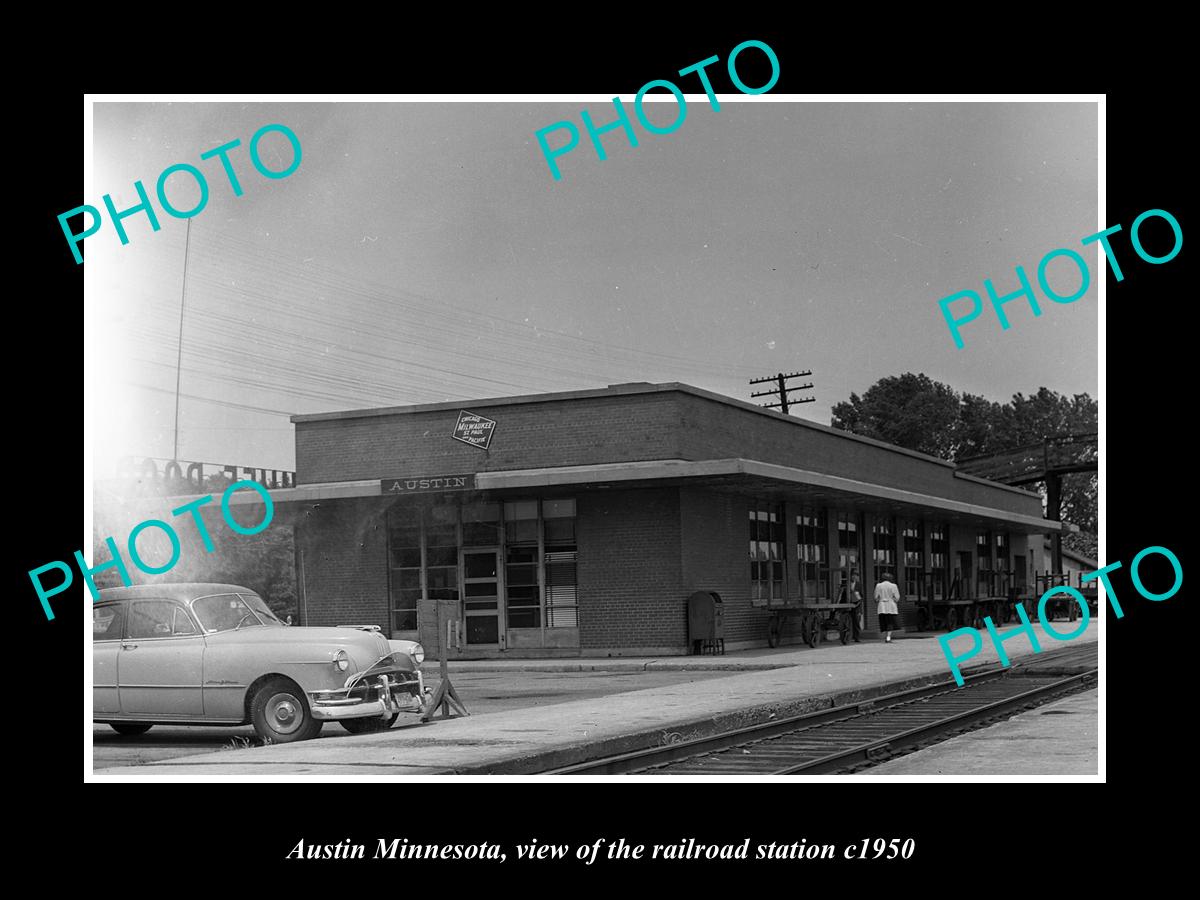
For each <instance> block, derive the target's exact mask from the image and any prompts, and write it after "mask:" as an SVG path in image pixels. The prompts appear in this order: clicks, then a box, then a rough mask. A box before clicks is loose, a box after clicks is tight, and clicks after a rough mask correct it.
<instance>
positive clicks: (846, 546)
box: [837, 513, 862, 575]
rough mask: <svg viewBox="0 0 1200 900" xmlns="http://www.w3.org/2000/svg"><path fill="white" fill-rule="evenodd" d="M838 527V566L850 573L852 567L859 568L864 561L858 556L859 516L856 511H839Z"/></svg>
mask: <svg viewBox="0 0 1200 900" xmlns="http://www.w3.org/2000/svg"><path fill="white" fill-rule="evenodd" d="M837 528H838V566H839V567H840V568H841V569H842V571H843V572H845V573H846V574H847V575H848V574H849V572H850V570H851V569H859V568H860V563H861V562H862V560H860V559H859V558H858V554H859V549H858V548H859V541H858V516H857V515H856V514H854V513H838V523H837ZM859 574H860V575H861V574H862V573H861V572H860V573H859Z"/></svg>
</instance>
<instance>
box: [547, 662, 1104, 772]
mask: <svg viewBox="0 0 1200 900" xmlns="http://www.w3.org/2000/svg"><path fill="white" fill-rule="evenodd" d="M1051 661H1052V660H1049V659H1048V660H1045V662H1051ZM1011 672H1012V669H1011V668H1006V667H1003V666H999V665H997V666H994V667H990V668H987V669H984V670H982V671H980V672H976V673H973V674H971V675H968V676H966V677H965V678H964V684H963V686H962V687H958V686H957V685H956V683H955V682H954V681H953V680H946V681H940V682H936V683H934V684H929V685H924V686H922V687H918V688H913V689H910V690H906V691H897V692H895V693H892V694H886V695H883V696H880V697H873V698H871V699H868V700H861V701H857V702H855V703H848V704H844V705H842V706H836V707H832V708H830V709H825V710H819V711H817V712H812V713H804V714H801V715H797V716H789V717H788V718H785V719H779V720H777V721H772V722H763V723H759V724H756V725H749V726H745V727H742V728H737V729H732V730H729V731H723V732H720V733H718V734H713V735H707V736H704V737H699V738H693V739H692V740H688V741H681V742H679V743H675V744H667V745H664V746H661V747H650V748H646V749H643V750H634V751H630V752H628V753H621V754H616V755H613V756H608V757H601V758H599V759H594V760H588V761H586V762H581V763H575V764H572V765H569V766H563V767H560V768H556V769H551V770H548V771H547V772H545V773H543V774H547V775H583V774H587V775H624V774H628V773H631V772H639V771H645V770H647V769H653V768H657V767H661V766H666V765H670V764H672V763H676V762H680V761H682V760H685V759H689V758H692V757H698V756H704V755H709V754H712V753H719V752H722V751H725V750H729V749H732V748H735V747H739V746H742V745H745V744H753V743H758V742H760V741H763V740H767V739H770V738H773V737H780V736H782V735H786V734H789V733H794V732H800V731H804V730H806V729H809V728H819V727H820V726H825V725H830V724H834V723H837V722H840V721H843V720H850V719H853V718H856V717H858V716H861V715H863V714H865V713H874V712H881V711H883V710H886V709H887V708H889V707H901V706H904V705H906V704H909V703H912V702H913V701H916V700H921V699H924V698H928V697H933V696H938V695H943V694H951V693H954V692H958V691H961V692H964V693H967V692H969V691H970V689H971V688H972V687H975V686H978V685H981V684H986V683H990V682H993V681H996V680H998V679H1000V678H1003V677H1005V676H1008V675H1009V674H1010V673H1011ZM1031 674H1032V672H1031ZM1094 677H1096V672H1095V670H1092V671H1089V672H1085V673H1082V674H1078V675H1072V676H1069V677H1066V678H1063V679H1060V680H1059V681H1056V682H1054V683H1053V684H1050V685H1043V686H1040V687H1037V688H1034V689H1031V690H1029V691H1025V692H1022V693H1021V694H1018V695H1017V696H1015V697H1011V698H1004V699H1001V700H998V701H994V702H991V703H988V704H985V705H984V706H982V707H979V708H978V709H976V710H968V711H967V712H964V713H958V714H955V715H953V716H949V717H942V718H940V719H938V720H936V721H935V722H932V723H927V724H925V725H921V726H918V727H916V728H912V729H908V730H906V731H904V732H901V733H899V734H895V735H890V736H888V737H887V738H883V739H879V740H874V741H870V742H867V743H864V744H861V745H858V746H855V747H853V748H850V749H848V750H842V751H837V752H835V753H831V754H829V755H828V756H825V757H822V758H821V759H819V760H810V761H808V762H805V763H800V764H798V765H796V766H790V767H787V768H785V769H781V770H778V771H775V772H771V773H769V774H790V773H792V772H799V771H807V772H811V773H814V774H815V773H816V772H818V771H829V768H828V767H829V766H832V767H833V768H845V767H846V766H848V765H853V764H854V759H855V758H857V760H858V761H859V762H862V761H867V760H871V759H874V758H878V757H879V756H880V755H882V754H884V753H886V752H887V748H888V747H898V746H909V745H911V744H916V743H921V742H922V741H925V740H928V739H929V737H930V736H931V735H932V734H934V733H937V732H939V731H945V730H951V729H953V730H957V729H960V728H963V727H966V726H967V725H968V724H970V723H971V722H974V721H978V720H980V719H985V718H992V717H994V716H996V715H998V714H999V711H1000V710H1001V709H1003V708H1005V707H1009V706H1022V705H1025V704H1027V703H1029V702H1031V701H1032V700H1033V699H1036V698H1038V697H1040V696H1042V695H1048V694H1052V693H1060V692H1062V691H1064V690H1071V689H1073V688H1074V687H1076V686H1077V683H1083V682H1084V681H1086V680H1088V679H1091V678H1094ZM841 757H847V758H848V761H846V762H843V763H839V764H837V765H834V760H835V759H839V758H841ZM816 767H821V768H820V769H818V768H816Z"/></svg>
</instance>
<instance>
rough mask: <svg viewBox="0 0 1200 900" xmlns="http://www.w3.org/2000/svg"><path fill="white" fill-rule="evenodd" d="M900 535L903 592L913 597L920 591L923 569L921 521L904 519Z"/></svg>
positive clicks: (923, 547) (923, 555)
mask: <svg viewBox="0 0 1200 900" xmlns="http://www.w3.org/2000/svg"><path fill="white" fill-rule="evenodd" d="M900 536H901V537H902V538H904V593H905V594H906V595H908V596H911V597H915V596H917V595H918V594H920V592H921V573H922V572H923V571H924V569H925V535H924V534H923V533H922V529H921V523H920V522H919V521H917V520H914V519H908V520H905V522H904V524H903V525H902V527H901V529H900Z"/></svg>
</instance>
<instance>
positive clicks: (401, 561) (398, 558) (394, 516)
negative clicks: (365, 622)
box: [388, 506, 421, 631]
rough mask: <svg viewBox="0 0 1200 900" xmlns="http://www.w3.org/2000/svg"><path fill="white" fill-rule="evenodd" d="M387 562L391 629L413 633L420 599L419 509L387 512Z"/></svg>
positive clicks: (399, 509)
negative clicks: (388, 568)
mask: <svg viewBox="0 0 1200 900" xmlns="http://www.w3.org/2000/svg"><path fill="white" fill-rule="evenodd" d="M388 562H389V566H390V573H389V574H390V578H389V581H388V584H389V593H390V594H391V608H392V630H393V631H416V630H417V603H418V601H419V600H420V599H421V510H420V509H419V508H413V507H403V506H400V507H393V508H392V509H391V510H389V512H388Z"/></svg>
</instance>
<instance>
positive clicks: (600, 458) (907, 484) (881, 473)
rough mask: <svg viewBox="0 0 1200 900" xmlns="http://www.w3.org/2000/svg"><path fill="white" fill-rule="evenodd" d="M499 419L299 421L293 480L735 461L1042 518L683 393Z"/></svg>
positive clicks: (833, 437)
mask: <svg viewBox="0 0 1200 900" xmlns="http://www.w3.org/2000/svg"><path fill="white" fill-rule="evenodd" d="M474 411H478V412H479V413H480V414H482V415H486V416H488V417H489V418H492V419H495V420H496V422H497V424H496V428H495V433H494V435H493V437H492V443H491V447H490V449H489V450H488V451H486V452H485V451H482V450H479V449H478V448H475V447H470V446H468V445H466V444H463V443H461V442H460V441H455V440H454V439H453V438H451V437H450V434H451V432H452V431H453V429H454V424H455V421H456V420H457V418H458V412H459V410H458V409H457V408H451V409H435V410H428V411H421V412H405V413H383V414H380V415H371V416H355V417H348V418H340V419H331V420H319V421H300V422H297V423H296V469H297V479H298V481H299V483H301V484H312V483H317V482H330V481H354V480H365V479H374V478H391V477H397V476H401V475H410V474H411V475H420V474H450V473H455V472H487V471H503V470H511V469H525V468H539V467H553V466H575V465H589V464H599V463H612V462H635V461H643V460H652V459H690V460H701V459H725V458H733V457H742V458H746V459H757V460H762V461H764V462H769V463H775V464H778V465H786V466H794V467H796V468H801V469H809V470H813V471H817V472H823V473H827V474H831V475H837V476H841V477H844V478H851V479H857V480H866V481H874V482H879V483H882V484H887V485H894V486H896V487H900V488H902V489H904V490H911V491H917V492H920V493H927V494H931V495H933V496H938V497H945V498H949V499H954V500H959V501H962V502H967V503H976V504H980V505H983V506H990V507H994V508H997V509H1003V510H1007V511H1010V512H1018V513H1024V514H1026V515H1031V516H1037V517H1040V516H1041V512H1042V507H1041V500H1040V498H1038V497H1036V496H1026V495H1023V494H1018V493H1015V492H1013V491H1011V490H1007V489H1004V488H1001V487H997V486H992V485H988V484H983V483H979V482H977V481H972V480H968V479H966V478H961V477H956V476H955V474H954V470H953V468H952V467H950V466H947V465H942V464H940V463H938V462H935V461H932V460H928V459H921V458H918V457H915V456H912V455H909V454H907V453H904V452H898V451H896V450H892V449H888V448H887V447H884V446H877V445H874V444H870V443H866V442H863V441H860V440H855V439H853V438H849V437H847V436H846V435H845V434H844V433H841V432H836V431H832V430H830V429H825V428H822V427H819V426H813V425H811V424H804V423H801V422H799V421H798V420H795V419H787V418H777V417H774V416H769V415H764V414H762V413H761V412H756V411H754V410H751V409H745V408H741V407H738V406H734V405H730V404H728V403H723V402H719V401H716V400H711V399H707V398H705V397H702V396H698V395H696V394H692V393H688V392H685V391H680V390H658V391H652V390H649V389H647V390H645V391H640V392H633V393H617V394H611V395H601V396H590V397H589V396H583V397H569V398H563V399H558V400H548V401H540V402H532V403H531V402H528V401H525V402H512V403H509V404H502V403H498V404H495V405H490V404H488V403H481V404H479V405H478V406H477V409H476V410H474Z"/></svg>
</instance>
